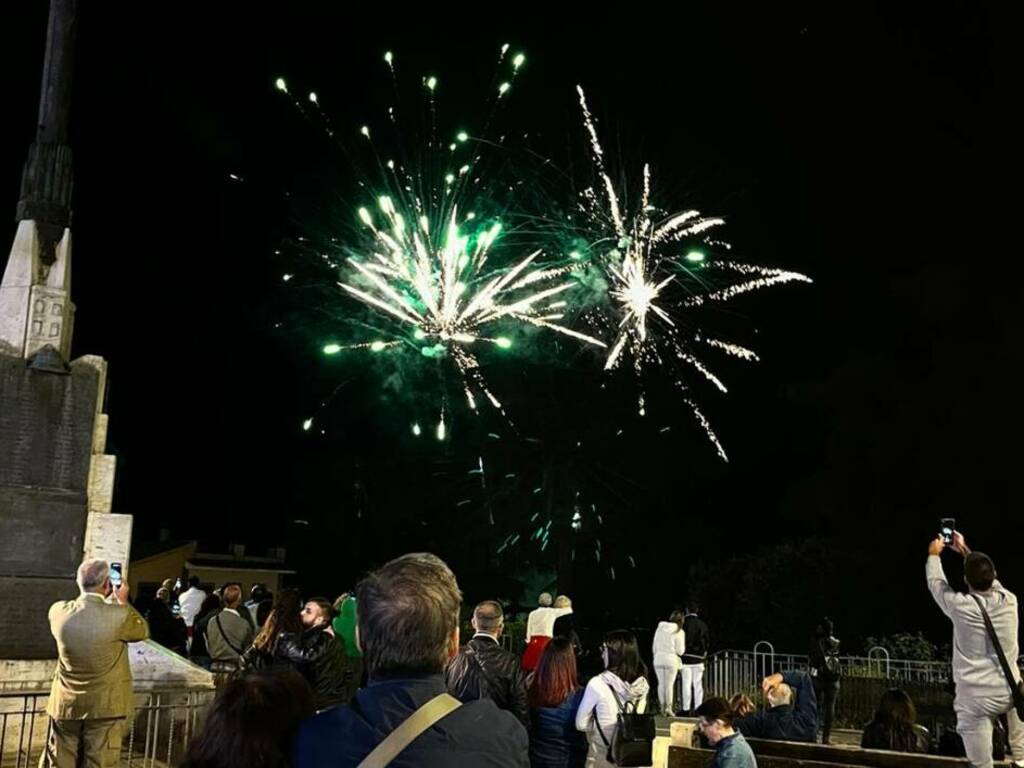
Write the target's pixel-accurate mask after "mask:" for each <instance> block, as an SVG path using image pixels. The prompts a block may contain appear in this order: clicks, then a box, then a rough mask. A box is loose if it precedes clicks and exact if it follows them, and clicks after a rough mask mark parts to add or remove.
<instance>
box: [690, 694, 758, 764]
mask: <svg viewBox="0 0 1024 768" xmlns="http://www.w3.org/2000/svg"><path fill="white" fill-rule="evenodd" d="M696 714H697V717H699V718H700V721H699V722H698V723H697V727H698V728H699V729H700V732H701V733H702V734H704V738H706V739H707V740H708V743H709V744H711V746H712V747H714V748H715V758H714V760H712V761H711V764H710V765H709V766H708V768H757V758H755V757H754V750H752V749H751V748H750V744H748V743H747V740H746V739H745V738H743V734H742V733H740V732H739V731H737V730H736V729H735V728H733V719H734V718H735V713H734V712H733V709H732V707H731V706H730V704H729V702H728V701H726V700H725V699H723V698H720V697H718V696H716V697H714V698H711V699H707V700H706V701H705V702H704V703H703V704H701V705H700V706H699V707H697V712H696Z"/></svg>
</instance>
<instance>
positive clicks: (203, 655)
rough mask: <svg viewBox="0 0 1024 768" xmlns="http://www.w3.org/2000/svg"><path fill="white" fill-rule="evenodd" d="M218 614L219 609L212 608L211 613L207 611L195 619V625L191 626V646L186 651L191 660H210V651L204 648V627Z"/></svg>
mask: <svg viewBox="0 0 1024 768" xmlns="http://www.w3.org/2000/svg"><path fill="white" fill-rule="evenodd" d="M219 612H220V608H214V609H213V610H212V611H207V612H206V613H204V614H203V615H202V616H199V617H197V618H196V620H195V623H194V624H193V625H192V646H191V647H190V648H189V649H188V655H189V656H190V657H191V658H193V659H208V658H210V651H209V649H207V647H206V626H207V624H209V623H210V619H212V618H213V617H214V616H216V615H217V614H218V613H219Z"/></svg>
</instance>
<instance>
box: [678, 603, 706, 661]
mask: <svg viewBox="0 0 1024 768" xmlns="http://www.w3.org/2000/svg"><path fill="white" fill-rule="evenodd" d="M683 633H684V634H685V635H686V653H684V654H683V656H682V659H683V664H703V663H704V661H705V660H706V659H707V655H708V651H709V650H710V646H711V633H710V632H709V631H708V625H707V624H706V623H704V620H703V619H702V618H700V617H699V616H698V615H697V614H696V613H688V614H686V618H685V619H683Z"/></svg>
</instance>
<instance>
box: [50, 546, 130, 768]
mask: <svg viewBox="0 0 1024 768" xmlns="http://www.w3.org/2000/svg"><path fill="white" fill-rule="evenodd" d="M112 575H114V576H116V577H117V579H116V580H117V582H118V584H117V585H116V586H115V585H114V584H113V583H112V582H111V576H112ZM120 577H121V574H120V572H119V571H112V570H111V568H110V566H109V565H108V564H107V562H106V561H105V560H86V561H85V562H83V563H82V564H81V565H80V566H78V575H77V578H78V588H79V590H81V594H79V596H78V598H77V599H75V600H62V601H60V602H57V603H54V604H53V606H52V607H51V608H50V613H49V618H50V631H51V632H52V633H53V637H54V639H55V640H56V641H57V653H58V662H57V669H56V671H55V672H54V675H53V685H52V686H51V688H50V698H49V700H48V701H47V704H46V713H47V714H48V715H49V717H50V736H49V738H48V740H47V744H46V752H45V753H44V755H43V759H42V761H41V762H40V765H41V766H44V767H46V768H75V766H76V765H90V766H101V767H102V768H105V767H106V766H111V768H112V767H113V766H116V765H118V763H119V761H120V757H121V736H122V731H123V730H124V722H125V719H126V718H128V717H131V716H132V714H133V712H134V708H135V704H134V698H133V696H132V670H131V667H130V666H129V664H128V647H127V644H128V643H133V642H137V641H139V640H145V639H146V638H147V637H149V626H148V625H147V624H146V620H145V619H143V618H142V616H140V615H139V613H138V612H137V611H136V610H135V609H134V608H133V607H132V606H131V605H129V604H128V585H127V584H125V583H123V581H122V579H121V578H120ZM111 596H113V598H114V599H113V601H112V602H108V601H107V599H108V598H109V597H111Z"/></svg>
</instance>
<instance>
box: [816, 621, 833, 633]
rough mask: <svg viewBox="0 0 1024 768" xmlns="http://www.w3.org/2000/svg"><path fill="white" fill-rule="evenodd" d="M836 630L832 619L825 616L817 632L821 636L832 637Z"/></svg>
mask: <svg viewBox="0 0 1024 768" xmlns="http://www.w3.org/2000/svg"><path fill="white" fill-rule="evenodd" d="M834 631H835V627H834V626H833V624H832V619H829V618H824V619H822V620H821V621H820V622H819V623H818V626H817V628H816V629H815V634H816V635H820V636H821V637H830V636H831V635H832V633H833V632H834Z"/></svg>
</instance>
